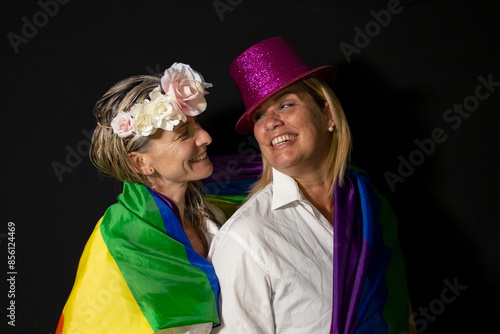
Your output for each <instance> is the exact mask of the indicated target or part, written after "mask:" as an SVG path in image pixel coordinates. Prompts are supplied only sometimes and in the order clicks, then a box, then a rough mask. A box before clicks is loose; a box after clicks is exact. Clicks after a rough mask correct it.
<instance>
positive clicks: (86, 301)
mask: <svg viewBox="0 0 500 334" xmlns="http://www.w3.org/2000/svg"><path fill="white" fill-rule="evenodd" d="M176 213H177V212H176V208H175V206H172V203H169V201H168V199H165V198H163V199H162V198H161V197H160V195H159V194H157V193H155V192H153V191H151V190H150V189H149V188H147V187H145V186H143V185H140V184H131V183H128V182H125V183H124V188H123V193H122V194H120V195H119V196H118V203H117V204H114V205H112V206H111V207H110V208H109V209H108V210H107V211H106V213H105V214H104V216H103V217H102V218H101V220H100V221H99V222H98V223H97V226H96V227H95V229H94V232H93V233H92V235H91V237H90V239H89V241H88V242H87V245H86V246H85V250H84V252H83V255H82V257H81V260H80V264H79V268H78V272H77V276H76V280H75V284H74V287H73V290H72V291H71V294H70V296H69V299H68V301H67V303H66V305H65V307H64V309H63V312H62V315H61V318H60V321H59V324H58V327H57V330H56V333H58V334H59V333H61V334H66V333H92V334H95V333H100V334H104V333H113V334H116V333H120V334H127V333H130V334H132V333H133V334H138V333H154V332H156V331H158V330H160V329H166V328H173V327H180V326H188V325H192V324H200V323H214V324H217V323H219V321H220V320H219V315H218V297H219V284H218V281H217V277H216V276H215V272H214V270H213V267H212V266H211V265H210V263H209V262H208V261H207V260H206V259H205V258H204V257H203V256H201V255H199V254H198V253H196V252H195V251H194V249H193V247H192V246H191V243H190V242H189V239H188V238H187V236H186V234H185V233H184V230H183V228H182V225H181V224H180V222H179V218H178V215H177V214H176Z"/></svg>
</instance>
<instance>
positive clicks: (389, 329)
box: [330, 170, 410, 334]
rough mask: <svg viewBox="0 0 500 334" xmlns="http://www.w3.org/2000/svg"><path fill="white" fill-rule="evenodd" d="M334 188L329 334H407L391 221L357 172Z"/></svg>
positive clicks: (399, 258)
mask: <svg viewBox="0 0 500 334" xmlns="http://www.w3.org/2000/svg"><path fill="white" fill-rule="evenodd" d="M345 181H346V182H345V184H344V185H343V186H342V187H338V186H337V187H336V188H335V217H334V260H333V275H334V279H333V312H332V327H331V331H330V333H334V334H347V333H356V334H362V333H395V334H396V333H408V332H409V330H410V329H409V313H410V312H409V306H410V304H409V298H408V288H407V284H406V274H405V264H404V259H403V255H402V252H401V247H400V244H399V241H398V240H399V239H398V229H397V221H396V218H395V216H394V214H393V212H392V210H391V208H390V206H389V204H388V202H387V200H386V199H385V198H384V197H383V196H381V195H380V194H379V193H378V192H377V191H376V190H375V189H374V188H373V186H372V184H371V182H370V179H369V177H368V175H367V174H366V173H364V172H363V171H361V170H351V171H349V172H348V174H347V177H346V180H345Z"/></svg>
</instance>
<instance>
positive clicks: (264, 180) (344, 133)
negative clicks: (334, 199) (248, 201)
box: [248, 78, 352, 198]
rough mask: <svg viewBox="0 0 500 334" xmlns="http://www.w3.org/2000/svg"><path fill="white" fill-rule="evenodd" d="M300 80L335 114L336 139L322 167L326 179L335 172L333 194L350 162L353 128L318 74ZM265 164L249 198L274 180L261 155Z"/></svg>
mask: <svg viewBox="0 0 500 334" xmlns="http://www.w3.org/2000/svg"><path fill="white" fill-rule="evenodd" d="M301 83H302V85H303V87H304V89H305V90H306V92H308V93H309V94H310V95H311V96H312V97H313V99H314V101H315V102H316V104H317V105H318V106H319V107H320V109H321V107H322V106H324V105H325V102H327V103H328V106H329V107H330V112H331V113H332V116H333V121H334V123H335V127H334V131H333V140H332V144H331V146H330V150H329V152H328V156H327V157H326V159H325V163H324V164H323V165H322V166H321V170H320V174H321V177H322V178H323V179H325V178H327V176H333V179H332V183H331V186H330V195H333V191H334V188H335V183H336V182H338V184H339V185H340V186H341V185H342V184H343V182H344V176H345V173H346V169H347V165H348V164H349V161H350V155H351V146H352V143H351V131H350V129H349V124H348V123H347V119H346V117H345V114H344V110H343V109H342V105H341V104H340V102H339V100H338V98H337V96H336V95H335V93H334V92H333V90H332V89H331V88H330V86H329V85H328V84H327V83H326V82H324V81H323V80H321V79H317V78H308V79H305V80H303V81H301ZM262 167H263V168H262V175H261V177H260V179H259V181H257V182H256V183H255V184H254V185H253V187H252V189H251V191H250V195H249V196H248V198H250V197H251V196H252V195H253V194H255V193H256V192H258V191H259V190H262V189H263V188H264V187H266V186H267V185H268V184H269V183H271V182H272V181H273V171H272V167H271V165H270V164H269V162H268V161H267V160H266V159H265V158H264V156H262Z"/></svg>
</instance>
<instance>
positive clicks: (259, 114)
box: [252, 112, 264, 123]
mask: <svg viewBox="0 0 500 334" xmlns="http://www.w3.org/2000/svg"><path fill="white" fill-rule="evenodd" d="M263 116H264V113H259V112H256V113H255V114H254V115H253V116H252V120H253V122H254V123H256V122H257V121H258V120H259V119H261V118H262V117H263Z"/></svg>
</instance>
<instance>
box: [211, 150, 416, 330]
mask: <svg viewBox="0 0 500 334" xmlns="http://www.w3.org/2000/svg"><path fill="white" fill-rule="evenodd" d="M210 159H211V161H212V163H213V164H214V172H213V174H212V177H211V178H209V179H207V180H204V184H205V186H206V188H207V190H208V195H206V196H207V199H208V200H209V201H211V202H212V203H214V204H215V205H218V206H219V207H222V208H223V209H225V210H224V211H225V212H226V215H227V216H228V217H229V216H230V215H231V214H232V213H233V212H234V211H235V210H236V209H237V208H238V206H239V205H240V204H241V202H242V201H243V200H244V199H245V198H246V194H247V193H248V191H249V189H250V187H251V184H252V183H254V182H255V181H257V180H258V178H259V176H260V173H261V172H262V161H261V157H260V155H258V154H251V155H225V156H216V157H213V156H212V157H210ZM333 271H334V281H333V301H332V306H333V308H332V327H331V333H333V334H362V333H367V334H368V333H369V334H372V333H377V334H382V333H384V334H389V333H390V334H400V333H408V331H409V328H408V327H409V313H410V312H409V298H408V290H407V285H406V273H405V264H404V259H403V255H402V252H401V247H400V244H399V239H398V228H397V220H396V217H395V216H394V214H393V212H392V209H391V208H390V206H389V204H388V202H387V200H386V199H385V198H384V197H383V196H381V195H380V194H379V193H378V192H377V191H376V190H375V188H374V187H373V185H372V184H371V181H370V179H369V176H368V174H367V173H366V172H364V171H362V170H361V169H357V168H351V169H350V170H349V172H348V173H347V175H346V177H345V184H344V185H343V186H342V187H338V186H336V187H335V221H334V264H333ZM410 332H412V331H411V330H410ZM415 333H416V332H415Z"/></svg>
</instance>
